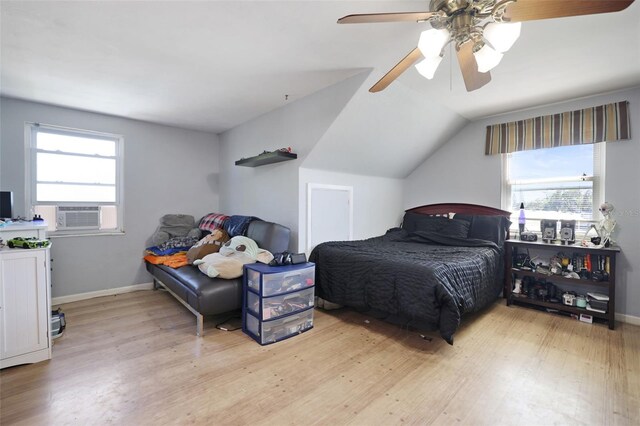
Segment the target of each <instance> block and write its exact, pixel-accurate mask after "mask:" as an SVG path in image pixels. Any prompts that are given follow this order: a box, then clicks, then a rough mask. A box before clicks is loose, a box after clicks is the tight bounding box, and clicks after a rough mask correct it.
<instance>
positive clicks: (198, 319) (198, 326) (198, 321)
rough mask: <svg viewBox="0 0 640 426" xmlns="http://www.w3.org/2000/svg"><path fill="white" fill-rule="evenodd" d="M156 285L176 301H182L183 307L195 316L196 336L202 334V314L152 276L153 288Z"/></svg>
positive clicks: (156, 287)
mask: <svg viewBox="0 0 640 426" xmlns="http://www.w3.org/2000/svg"><path fill="white" fill-rule="evenodd" d="M158 286H160V287H162V288H164V289H165V290H167V291H168V292H169V294H170V295H172V296H173V297H175V298H176V299H177V300H178V302H180V303H182V304H183V305H184V307H185V308H187V309H188V310H189V311H190V312H191V313H192V314H193V315H195V316H196V336H198V337H202V336H204V316H203V315H202V314H201V313H200V312H198V311H196V310H195V309H193V308H192V307H191V306H190V305H189V304H188V303H187V302H185V301H184V300H182V299H181V298H180V297H178V295H177V294H175V293H174V292H173V291H171V290H170V289H169V288H168V287H167V286H166V285H164V283H163V282H162V281H160V280H158V279H156V278H154V279H153V288H154V290H156V289H158Z"/></svg>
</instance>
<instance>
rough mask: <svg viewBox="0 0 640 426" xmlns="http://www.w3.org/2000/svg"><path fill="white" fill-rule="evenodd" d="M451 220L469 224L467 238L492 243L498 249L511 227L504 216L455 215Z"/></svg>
mask: <svg viewBox="0 0 640 426" xmlns="http://www.w3.org/2000/svg"><path fill="white" fill-rule="evenodd" d="M453 220H454V221H460V222H467V223H469V224H470V227H469V234H468V235H467V237H468V238H474V239H478V240H487V241H493V242H494V243H496V244H497V245H498V246H500V247H501V246H502V244H503V243H504V239H505V236H506V234H507V230H508V229H509V226H510V225H511V221H510V220H509V219H507V218H506V217H504V216H486V215H475V216H474V215H466V214H456V215H455V216H454V217H453Z"/></svg>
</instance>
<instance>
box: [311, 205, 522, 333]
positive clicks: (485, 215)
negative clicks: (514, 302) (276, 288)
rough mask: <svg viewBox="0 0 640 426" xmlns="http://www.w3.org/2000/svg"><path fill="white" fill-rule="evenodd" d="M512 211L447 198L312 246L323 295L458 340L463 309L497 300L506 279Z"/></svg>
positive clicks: (478, 307)
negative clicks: (351, 236)
mask: <svg viewBox="0 0 640 426" xmlns="http://www.w3.org/2000/svg"><path fill="white" fill-rule="evenodd" d="M510 215H511V213H510V212H507V211H504V210H499V209H495V208H492V207H486V206H480V205H475V204H462V203H446V204H431V205H426V206H420V207H416V208H412V209H409V210H406V211H405V215H404V218H403V222H402V225H401V227H400V228H392V229H390V230H389V231H387V233H386V234H385V235H381V236H378V237H373V238H369V239H366V240H360V241H333V242H326V243H322V244H319V245H318V246H317V247H315V248H314V249H313V251H312V252H311V255H310V259H309V260H310V261H312V262H314V263H315V264H316V296H318V297H319V298H321V299H323V300H325V301H329V302H332V303H335V304H339V305H343V306H347V307H351V308H355V309H357V310H359V311H361V312H365V313H367V314H370V315H373V316H375V317H377V318H383V319H385V320H387V321H390V322H394V323H397V324H401V325H403V326H407V327H409V326H410V327H413V328H416V329H419V330H430V331H435V330H438V331H439V333H440V335H441V336H442V338H444V340H446V341H447V342H448V343H449V344H453V336H454V334H455V332H456V330H457V329H458V327H459V325H460V320H461V318H462V316H463V315H464V314H467V313H470V312H476V311H479V310H481V309H482V308H484V307H486V306H488V305H490V304H492V303H493V302H494V301H495V300H496V299H497V298H498V296H499V294H500V292H501V290H502V287H503V276H504V259H503V258H504V256H503V247H502V246H503V243H504V240H505V239H506V238H508V229H509V225H510V224H511V222H510V221H509V217H510Z"/></svg>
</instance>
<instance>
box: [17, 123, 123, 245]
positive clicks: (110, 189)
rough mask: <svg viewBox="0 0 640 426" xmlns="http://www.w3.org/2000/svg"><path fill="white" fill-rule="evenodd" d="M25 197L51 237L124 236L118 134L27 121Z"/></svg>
mask: <svg viewBox="0 0 640 426" xmlns="http://www.w3.org/2000/svg"><path fill="white" fill-rule="evenodd" d="M26 139H27V144H28V149H29V165H28V166H29V167H28V173H27V188H28V192H29V196H28V197H27V203H28V206H27V207H28V208H27V211H29V212H30V213H31V214H33V215H40V216H41V217H42V218H43V219H44V220H45V221H46V223H47V224H48V230H49V231H50V232H54V234H53V235H56V234H57V235H64V234H73V235H79V234H80V235H81V234H97V233H113V232H123V230H124V227H123V220H122V217H123V203H122V159H123V143H124V142H123V138H122V136H120V135H114V134H108V133H100V132H93V131H88V130H77V129H69V128H63V127H57V126H50V125H44V124H37V123H28V124H27V126H26Z"/></svg>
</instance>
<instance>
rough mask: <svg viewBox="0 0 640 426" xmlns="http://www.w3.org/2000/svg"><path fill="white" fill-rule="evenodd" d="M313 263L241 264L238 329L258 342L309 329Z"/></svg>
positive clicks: (311, 322) (313, 276) (313, 279)
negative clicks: (242, 279)
mask: <svg viewBox="0 0 640 426" xmlns="http://www.w3.org/2000/svg"><path fill="white" fill-rule="evenodd" d="M314 284H315V265H314V264H313V263H310V262H308V263H301V264H299V265H288V266H269V265H264V264H261V263H253V264H249V265H245V266H244V288H243V295H244V298H243V301H242V330H243V331H244V332H245V333H246V334H248V335H249V336H251V337H252V338H253V339H254V340H255V341H257V342H258V343H260V344H261V345H267V344H269V343H275V342H278V341H280V340H283V339H286V338H288V337H292V336H295V335H297V334H300V333H302V332H304V331H307V330H309V329H311V328H313V306H314V290H315V287H314Z"/></svg>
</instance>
